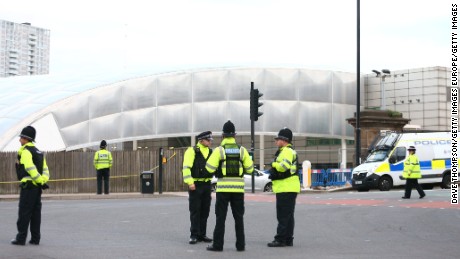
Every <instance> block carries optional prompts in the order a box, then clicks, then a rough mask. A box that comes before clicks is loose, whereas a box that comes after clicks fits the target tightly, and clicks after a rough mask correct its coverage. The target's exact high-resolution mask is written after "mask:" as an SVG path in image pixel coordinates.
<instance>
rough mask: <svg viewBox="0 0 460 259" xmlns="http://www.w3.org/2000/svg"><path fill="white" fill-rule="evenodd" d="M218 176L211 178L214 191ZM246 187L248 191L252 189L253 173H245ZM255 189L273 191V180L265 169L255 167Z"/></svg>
mask: <svg viewBox="0 0 460 259" xmlns="http://www.w3.org/2000/svg"><path fill="white" fill-rule="evenodd" d="M216 184H217V178H216V177H213V178H212V180H211V185H212V191H213V192H215V191H216ZM244 189H245V190H247V191H251V190H252V175H250V174H245V175H244ZM254 190H259V191H264V192H271V191H272V180H270V179H268V174H267V173H264V171H261V170H258V169H254Z"/></svg>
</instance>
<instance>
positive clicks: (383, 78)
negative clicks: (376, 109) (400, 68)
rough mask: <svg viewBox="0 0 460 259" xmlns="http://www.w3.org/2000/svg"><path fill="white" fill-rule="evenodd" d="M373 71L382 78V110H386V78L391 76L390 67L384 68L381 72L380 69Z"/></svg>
mask: <svg viewBox="0 0 460 259" xmlns="http://www.w3.org/2000/svg"><path fill="white" fill-rule="evenodd" d="M372 72H374V73H375V75H376V77H379V78H380V92H381V94H380V95H381V97H382V102H381V107H380V110H382V111H384V110H386V105H385V78H386V77H387V76H391V72H390V70H388V69H382V72H380V71H378V70H372Z"/></svg>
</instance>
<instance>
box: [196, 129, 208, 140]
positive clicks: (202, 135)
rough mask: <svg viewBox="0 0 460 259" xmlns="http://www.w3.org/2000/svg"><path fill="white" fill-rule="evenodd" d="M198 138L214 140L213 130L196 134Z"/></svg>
mask: <svg viewBox="0 0 460 259" xmlns="http://www.w3.org/2000/svg"><path fill="white" fill-rule="evenodd" d="M196 138H197V139H198V140H202V139H207V140H212V132H211V131H205V132H201V133H200V134H198V135H197V136H196Z"/></svg>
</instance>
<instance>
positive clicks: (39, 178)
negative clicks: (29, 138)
mask: <svg viewBox="0 0 460 259" xmlns="http://www.w3.org/2000/svg"><path fill="white" fill-rule="evenodd" d="M30 147H34V148H35V145H34V143H32V142H28V143H27V144H25V145H24V146H22V147H21V148H19V151H18V157H19V158H20V159H19V164H20V165H21V166H24V169H25V171H26V172H27V174H28V176H25V177H23V178H22V179H20V181H21V182H23V183H25V182H27V181H32V183H33V184H34V185H42V184H45V183H47V182H48V180H49V178H50V174H49V170H48V165H47V164H46V159H45V156H43V166H42V172H41V174H40V172H39V171H38V170H37V167H38V166H36V165H35V164H34V161H33V154H32V153H31V151H30V150H29V149H28V148H30ZM35 150H36V151H35V152H40V151H39V150H38V149H36V148H35Z"/></svg>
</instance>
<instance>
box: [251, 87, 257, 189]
mask: <svg viewBox="0 0 460 259" xmlns="http://www.w3.org/2000/svg"><path fill="white" fill-rule="evenodd" d="M253 92H254V82H251V94H253ZM250 117H251V151H250V153H249V155H250V156H251V158H252V162H255V161H256V159H255V158H254V119H253V118H252V116H250ZM254 187H255V176H254V171H253V172H252V176H251V192H252V193H255V188H254Z"/></svg>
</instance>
